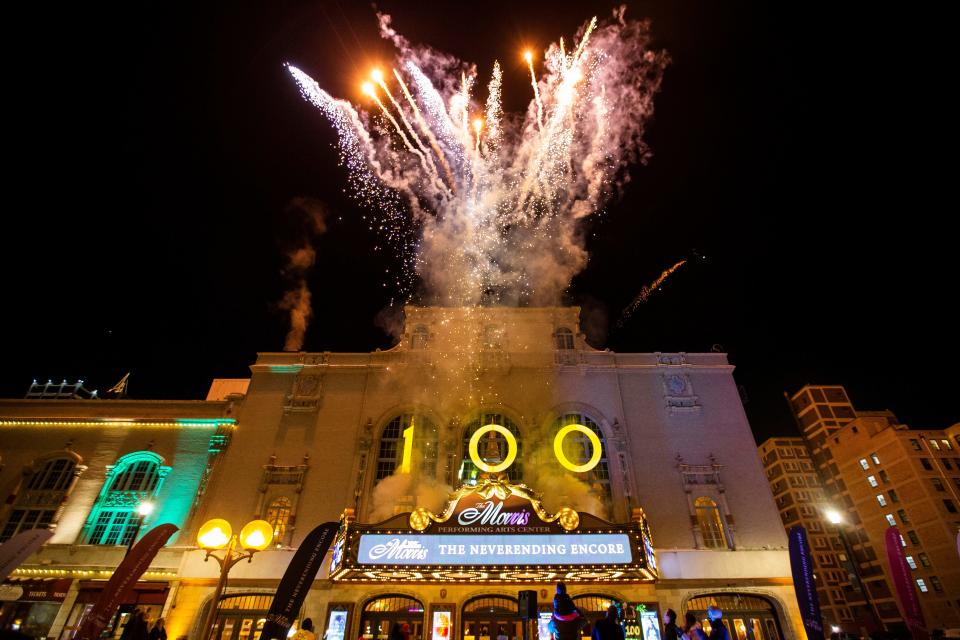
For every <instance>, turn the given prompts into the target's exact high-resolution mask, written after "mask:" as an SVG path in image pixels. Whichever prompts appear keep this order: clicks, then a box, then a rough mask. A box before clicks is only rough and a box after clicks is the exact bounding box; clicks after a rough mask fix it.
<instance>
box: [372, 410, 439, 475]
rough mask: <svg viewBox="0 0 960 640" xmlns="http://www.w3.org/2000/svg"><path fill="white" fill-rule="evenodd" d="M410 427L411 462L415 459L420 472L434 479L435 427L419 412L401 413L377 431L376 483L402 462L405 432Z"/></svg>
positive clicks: (435, 458) (435, 469)
mask: <svg viewBox="0 0 960 640" xmlns="http://www.w3.org/2000/svg"><path fill="white" fill-rule="evenodd" d="M411 426H412V427H413V432H412V434H410V435H411V436H412V438H413V439H412V445H411V446H412V449H411V454H410V457H411V461H417V464H418V466H419V470H420V472H421V473H422V474H423V475H425V476H428V477H430V478H433V477H434V476H435V475H436V473H437V427H436V425H434V424H433V422H432V421H431V420H430V419H429V418H427V417H426V416H422V415H414V414H412V413H404V414H401V415H399V416H396V417H394V418H393V419H392V420H391V421H390V422H388V423H387V424H386V426H385V427H384V428H383V433H382V434H380V446H379V447H378V448H377V472H376V475H375V477H374V480H375V481H377V482H379V481H380V480H383V479H384V478H386V477H388V476H392V475H393V473H394V471H396V470H397V467H399V466H400V464H401V463H402V462H403V452H404V447H405V445H406V437H405V436H404V435H403V434H404V432H405V431H406V430H407V429H409V428H410V427H411Z"/></svg>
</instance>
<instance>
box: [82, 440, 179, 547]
mask: <svg viewBox="0 0 960 640" xmlns="http://www.w3.org/2000/svg"><path fill="white" fill-rule="evenodd" d="M162 463H163V458H161V457H160V456H158V455H157V454H155V453H152V452H150V451H137V452H135V453H128V454H127V455H125V456H123V457H122V458H120V459H119V460H117V463H116V464H115V465H113V467H108V468H107V479H106V481H105V482H104V483H103V490H102V491H101V492H100V496H99V497H98V498H97V503H96V504H95V505H94V507H93V510H92V511H91V512H90V518H89V519H88V520H87V526H86V531H87V537H86V542H87V544H108V545H127V544H129V543H130V541H131V540H133V537H134V536H135V535H136V534H137V531H138V530H139V528H140V525H141V524H142V522H141V520H140V518H141V516H140V515H138V513H137V508H138V507H139V506H140V504H141V503H143V502H146V501H150V500H152V499H153V498H154V497H156V495H157V493H159V491H160V486H161V485H162V484H163V479H164V478H165V477H166V475H167V474H168V473H169V472H170V467H165V466H163V465H162Z"/></svg>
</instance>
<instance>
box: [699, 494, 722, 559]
mask: <svg viewBox="0 0 960 640" xmlns="http://www.w3.org/2000/svg"><path fill="white" fill-rule="evenodd" d="M694 508H695V509H696V512H697V524H698V525H699V526H700V534H701V535H702V536H703V544H704V546H706V547H707V548H708V549H726V548H728V547H729V545H728V544H727V537H726V532H725V529H724V526H723V520H722V519H721V516H720V507H719V506H717V503H716V502H715V501H714V500H712V499H711V498H708V497H706V496H701V497H699V498H697V499H696V500H695V501H694Z"/></svg>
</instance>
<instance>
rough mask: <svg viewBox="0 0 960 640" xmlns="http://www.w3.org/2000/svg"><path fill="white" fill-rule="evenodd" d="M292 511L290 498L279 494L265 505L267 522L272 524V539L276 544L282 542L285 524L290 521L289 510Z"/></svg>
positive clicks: (285, 528)
mask: <svg viewBox="0 0 960 640" xmlns="http://www.w3.org/2000/svg"><path fill="white" fill-rule="evenodd" d="M291 511H293V503H292V502H290V498H287V497H285V496H281V497H279V498H277V499H276V500H274V501H273V502H271V503H270V506H269V507H267V517H266V518H264V520H266V521H267V522H269V523H270V524H271V525H273V540H274V542H276V543H277V546H279V545H281V544H283V538H284V536H285V535H286V533H287V525H288V524H289V523H290V512H291Z"/></svg>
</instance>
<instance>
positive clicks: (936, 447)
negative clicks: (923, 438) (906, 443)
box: [927, 440, 940, 451]
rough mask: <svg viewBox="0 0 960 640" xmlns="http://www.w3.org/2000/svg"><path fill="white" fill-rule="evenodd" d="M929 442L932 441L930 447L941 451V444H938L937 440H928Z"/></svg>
mask: <svg viewBox="0 0 960 640" xmlns="http://www.w3.org/2000/svg"><path fill="white" fill-rule="evenodd" d="M927 442H929V443H930V447H931V448H933V450H934V451H940V445H939V444H937V441H936V440H927Z"/></svg>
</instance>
